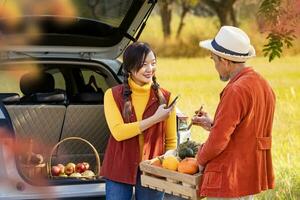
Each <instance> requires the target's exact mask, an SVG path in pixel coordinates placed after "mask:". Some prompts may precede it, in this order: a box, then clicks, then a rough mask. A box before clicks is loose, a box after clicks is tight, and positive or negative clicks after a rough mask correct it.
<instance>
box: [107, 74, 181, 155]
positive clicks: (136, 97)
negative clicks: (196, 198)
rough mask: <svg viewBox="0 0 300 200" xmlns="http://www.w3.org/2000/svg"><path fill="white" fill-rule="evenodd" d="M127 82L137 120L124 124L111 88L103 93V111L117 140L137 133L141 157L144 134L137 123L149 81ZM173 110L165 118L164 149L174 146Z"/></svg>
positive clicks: (145, 99) (145, 101) (174, 121)
mask: <svg viewBox="0 0 300 200" xmlns="http://www.w3.org/2000/svg"><path fill="white" fill-rule="evenodd" d="M128 83H129V86H130V88H131V90H132V94H131V99H132V105H133V107H134V110H135V114H136V118H137V121H136V122H132V123H126V124H125V123H124V122H123V118H122V115H121V113H120V111H119V109H118V107H117V104H116V103H115V101H114V97H113V94H112V90H111V89H108V90H107V91H106V92H105V95H104V113H105V118H106V121H107V124H108V127H109V129H110V132H111V134H112V136H113V137H114V138H115V139H116V140H117V141H122V140H126V139H129V138H132V137H135V136H137V135H139V146H140V158H142V155H143V152H142V151H143V146H144V135H143V134H141V133H142V132H141V130H140V125H139V123H140V121H141V120H142V116H143V113H144V110H145V108H146V105H147V103H148V99H149V96H150V88H151V83H149V84H145V85H143V86H139V85H137V84H136V83H135V82H134V81H133V80H132V79H131V78H129V79H128ZM172 99H173V98H172V96H171V97H170V99H169V101H170V102H171V100H172ZM175 110H176V109H173V111H172V112H171V113H170V115H169V117H168V118H167V120H166V141H165V148H166V150H169V149H175V148H176V143H177V134H176V111H175Z"/></svg>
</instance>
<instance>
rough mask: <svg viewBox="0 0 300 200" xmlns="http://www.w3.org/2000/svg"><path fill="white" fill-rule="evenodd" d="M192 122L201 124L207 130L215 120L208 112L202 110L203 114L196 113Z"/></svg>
mask: <svg viewBox="0 0 300 200" xmlns="http://www.w3.org/2000/svg"><path fill="white" fill-rule="evenodd" d="M192 123H193V124H194V125H198V126H201V127H202V128H204V129H205V130H207V131H210V129H211V127H212V125H213V120H212V119H211V118H210V117H209V115H208V114H207V113H206V112H202V114H201V116H198V115H195V116H194V117H193V118H192Z"/></svg>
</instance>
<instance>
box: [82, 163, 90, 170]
mask: <svg viewBox="0 0 300 200" xmlns="http://www.w3.org/2000/svg"><path fill="white" fill-rule="evenodd" d="M82 164H84V166H85V170H87V169H89V168H90V164H89V163H88V162H83V163H82Z"/></svg>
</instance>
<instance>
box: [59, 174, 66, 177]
mask: <svg viewBox="0 0 300 200" xmlns="http://www.w3.org/2000/svg"><path fill="white" fill-rule="evenodd" d="M58 176H60V177H68V175H67V174H65V173H62V174H59V175H58Z"/></svg>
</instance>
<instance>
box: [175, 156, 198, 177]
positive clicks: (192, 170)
mask: <svg viewBox="0 0 300 200" xmlns="http://www.w3.org/2000/svg"><path fill="white" fill-rule="evenodd" d="M198 171H199V167H198V163H197V159H196V158H185V159H183V160H182V161H180V163H179V164H178V172H180V173H185V174H196V173H197V172H198Z"/></svg>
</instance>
